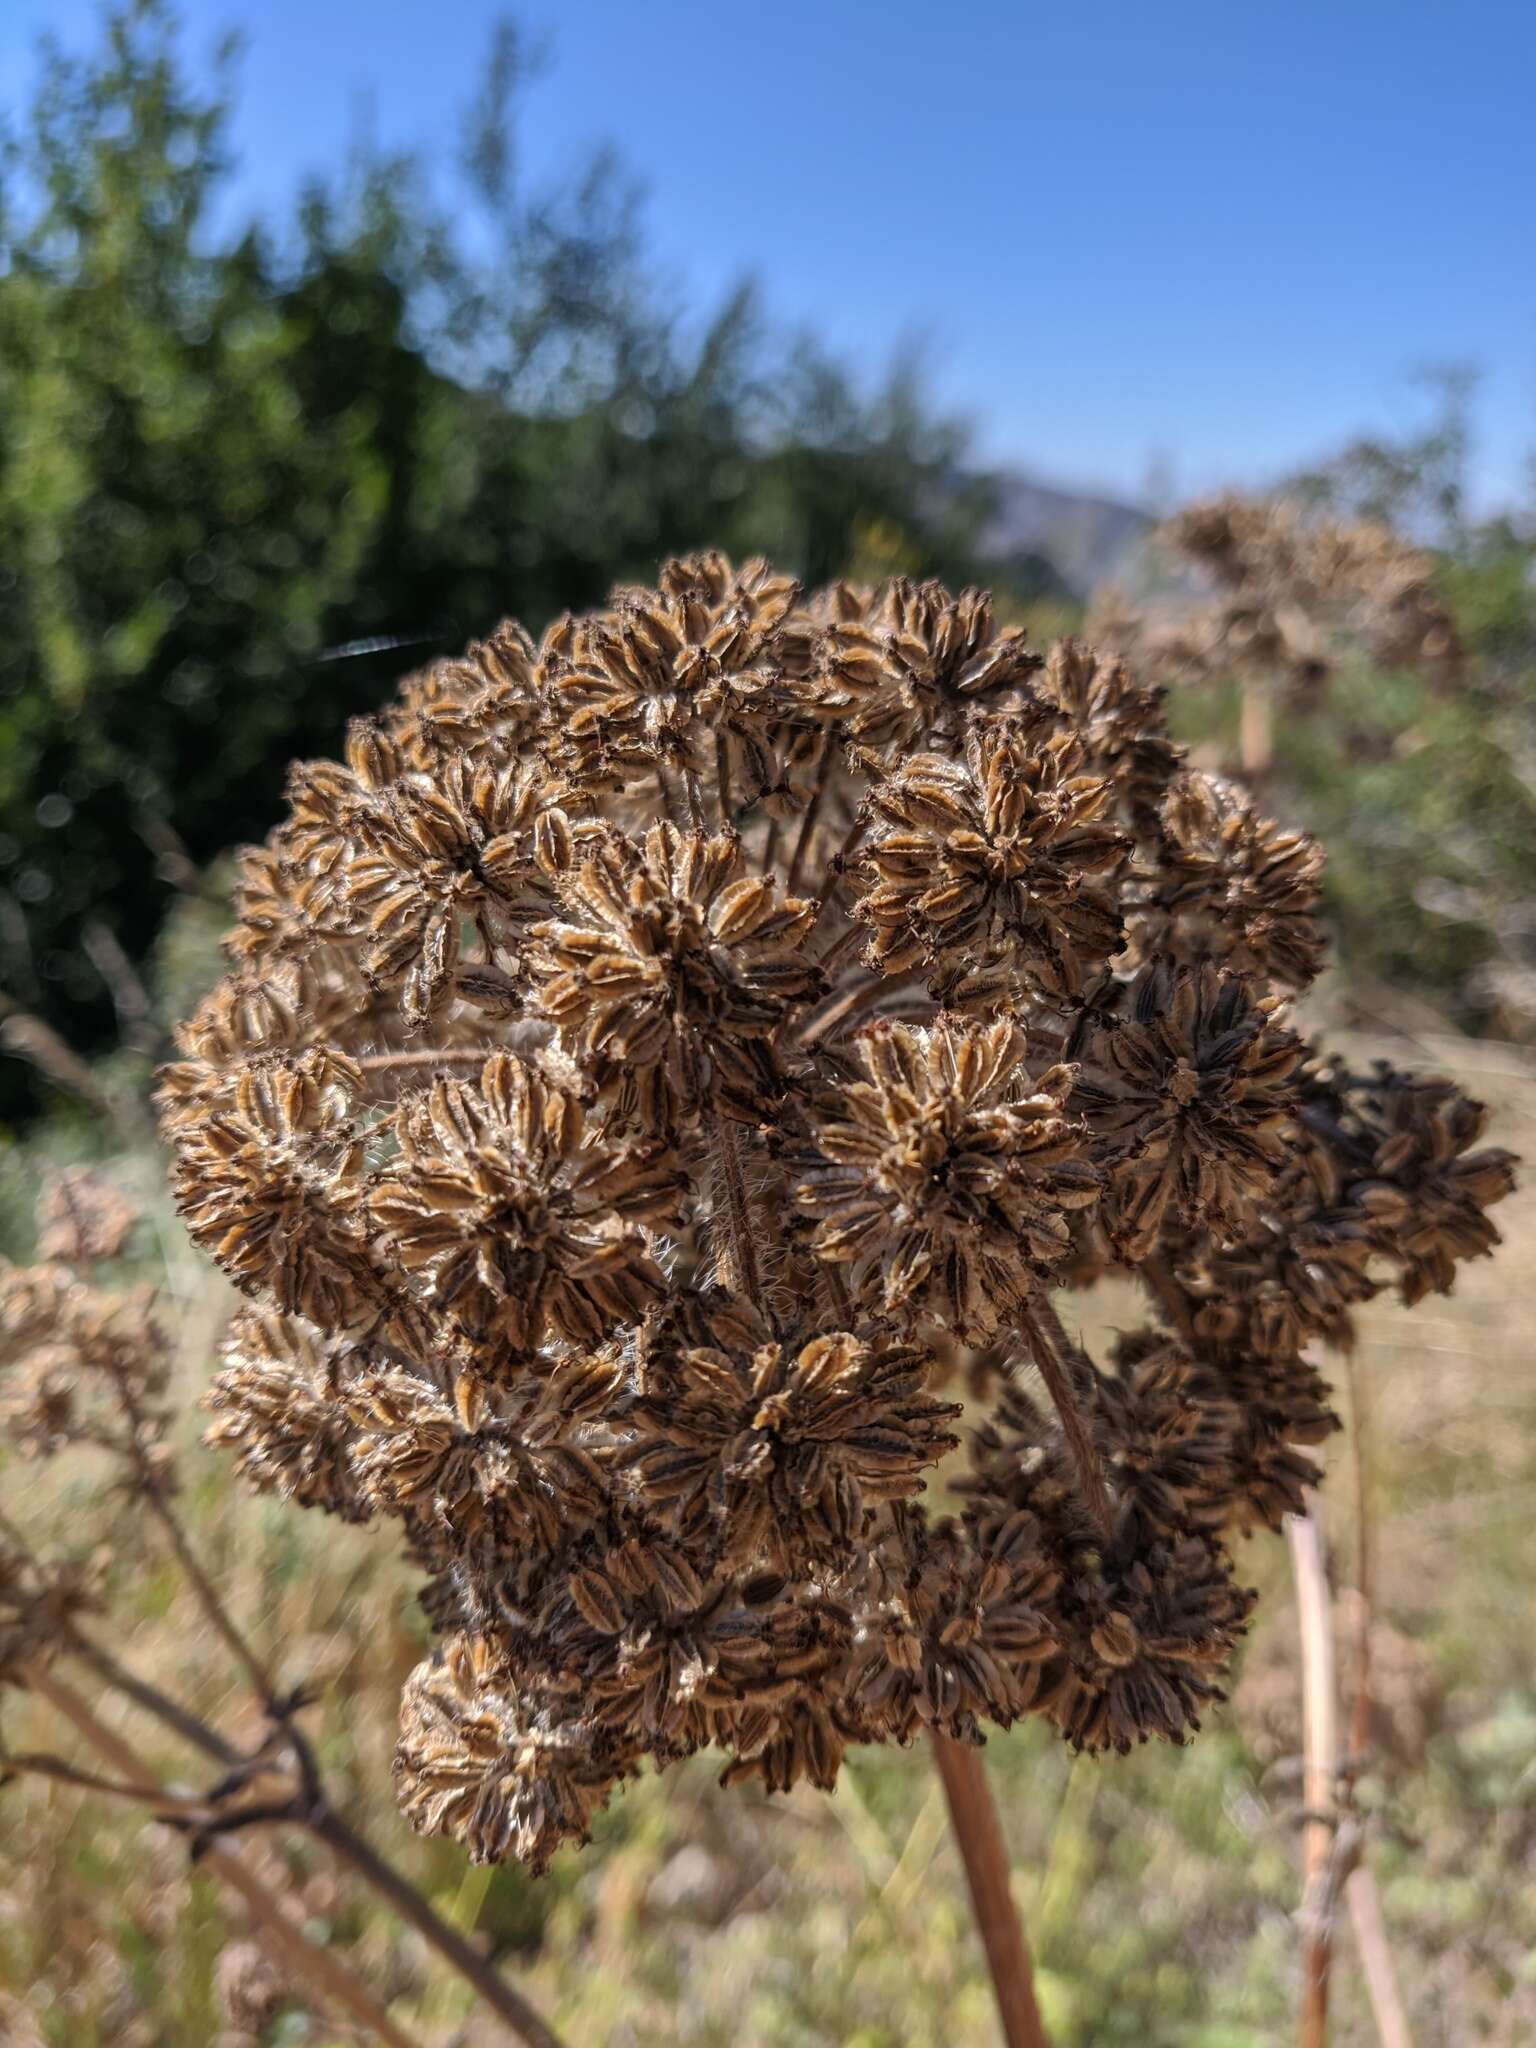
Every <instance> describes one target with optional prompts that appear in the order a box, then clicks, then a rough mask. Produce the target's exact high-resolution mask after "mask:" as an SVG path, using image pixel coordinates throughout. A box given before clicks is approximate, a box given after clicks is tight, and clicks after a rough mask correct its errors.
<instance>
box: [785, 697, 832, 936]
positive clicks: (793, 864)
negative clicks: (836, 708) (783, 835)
mask: <svg viewBox="0 0 1536 2048" xmlns="http://www.w3.org/2000/svg"><path fill="white" fill-rule="evenodd" d="M836 752H837V735H836V733H835V732H829V733H828V734H827V737H826V741H825V743H824V745H823V746H822V750H821V759H820V761H819V762H818V763H817V766H816V781H815V783H814V785H813V786H812V789H811V795H810V801H809V802H808V803H807V804H806V807H805V816H804V817H803V818H802V819H801V821H800V836H799V837H798V838H797V839H796V841H795V850H794V853H793V854H792V855H791V856H790V862H789V872H788V874H787V875H786V876H785V877H784V894H785V895H786V896H793V895H794V893H795V890H796V889H797V888H798V887H799V884H800V871H801V869H802V868H803V867H804V865H805V857H806V855H807V854H808V853H809V852H810V850H811V835H812V833H813V832H814V831H815V830H816V820H817V819H818V818H819V817H820V815H821V806H822V800H823V799H824V798H825V796H826V793H827V782H828V779H829V777H830V774H831V770H832V757H833V755H834V754H835V753H836Z"/></svg>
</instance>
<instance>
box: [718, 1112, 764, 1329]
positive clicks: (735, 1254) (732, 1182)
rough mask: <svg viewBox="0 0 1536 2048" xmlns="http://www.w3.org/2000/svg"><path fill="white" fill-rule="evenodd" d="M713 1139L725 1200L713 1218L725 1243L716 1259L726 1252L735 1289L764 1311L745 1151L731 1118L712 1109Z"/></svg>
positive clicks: (726, 1259)
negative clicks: (721, 1225) (744, 1170)
mask: <svg viewBox="0 0 1536 2048" xmlns="http://www.w3.org/2000/svg"><path fill="white" fill-rule="evenodd" d="M709 1120H710V1138H711V1141H712V1144H713V1148H714V1164H715V1184H716V1187H717V1189H718V1191H719V1193H720V1194H721V1195H722V1196H723V1197H724V1200H723V1201H722V1202H721V1203H719V1204H717V1206H716V1208H715V1210H714V1212H713V1215H712V1216H711V1219H710V1220H711V1229H712V1230H713V1229H714V1228H715V1226H716V1225H717V1224H719V1223H720V1222H722V1221H723V1223H724V1225H725V1228H724V1230H723V1231H722V1232H720V1233H719V1234H720V1236H721V1238H722V1240H723V1242H722V1243H720V1244H718V1245H717V1246H716V1256H717V1257H719V1256H720V1254H721V1253H722V1252H723V1254H724V1263H725V1264H726V1265H727V1266H728V1268H729V1269H730V1281H731V1285H732V1286H733V1287H734V1288H735V1289H736V1290H737V1292H738V1293H739V1294H744V1295H745V1296H746V1298H747V1300H748V1301H750V1302H751V1304H752V1306H753V1307H754V1308H755V1309H758V1310H759V1311H763V1310H764V1300H763V1280H762V1274H761V1272H760V1271H759V1269H758V1264H757V1247H756V1245H755V1244H754V1243H753V1241H752V1208H751V1204H750V1203H749V1201H748V1200H747V1183H746V1179H745V1176H744V1175H743V1173H742V1170H741V1149H740V1147H739V1146H738V1144H737V1142H736V1131H735V1127H734V1125H733V1124H732V1123H731V1121H730V1118H729V1117H725V1116H722V1115H721V1114H720V1111H719V1110H718V1109H716V1108H714V1107H713V1106H711V1109H710V1118H709Z"/></svg>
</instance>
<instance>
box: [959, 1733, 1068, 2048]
mask: <svg viewBox="0 0 1536 2048" xmlns="http://www.w3.org/2000/svg"><path fill="white" fill-rule="evenodd" d="M933 1757H934V1762H935V1764H936V1765H937V1767H938V1772H939V1777H940V1780H941V1781H942V1783H943V1786H944V1797H945V1799H946V1800H947V1802H948V1804H949V1818H950V1824H951V1826H952V1827H953V1829H954V1834H955V1841H956V1844H957V1845H958V1847H959V1850H960V1854H961V1858H962V1860H963V1862H964V1864H965V1881H966V1884H967V1886H968V1888H969V1890H970V1894H971V1905H972V1908H973V1910H974V1912H975V1915H976V1928H977V1932H978V1933H979V1934H980V1935H981V1940H982V1946H983V1947H984V1948H985V1950H986V1955H987V1968H988V1970H989V1971H990V1972H991V1975H992V1990H993V1994H994V1996H995V1997H996V1999H997V2013H998V2018H999V2019H1000V2020H1001V2022H1002V2028H1003V2039H1004V2041H1005V2042H1006V2043H1007V2048H1049V2043H1048V2040H1047V2036H1046V2032H1045V2028H1044V2026H1043V2025H1042V2024H1041V2019H1040V2008H1039V2006H1038V2005H1037V2003H1036V2001H1035V1980H1034V1971H1033V1968H1032V1967H1031V1964H1030V1959H1029V1945H1028V1943H1027V1942H1026V1941H1025V1939H1024V1927H1023V1923H1022V1921H1021V1920H1020V1918H1019V1911H1018V1908H1017V1906H1016V1905H1015V1904H1014V1901H1013V1891H1012V1887H1011V1885H1010V1883H1009V1878H1008V1853H1007V1850H1006V1849H1005V1847H1004V1845H1003V1837H1002V1830H1001V1829H1000V1827H999V1826H998V1820H997V1809H996V1807H995V1806H994V1804H993V1801H992V1795H991V1792H990V1791H989V1790H988V1787H987V1779H986V1772H985V1769H984V1767H983V1765H982V1761H981V1752H980V1751H979V1750H978V1749H975V1748H972V1747H971V1745H970V1744H968V1743H963V1742H954V1741H952V1740H951V1739H950V1737H949V1736H947V1735H935V1736H934V1737H933Z"/></svg>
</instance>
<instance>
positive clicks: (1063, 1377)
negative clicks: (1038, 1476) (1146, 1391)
mask: <svg viewBox="0 0 1536 2048" xmlns="http://www.w3.org/2000/svg"><path fill="white" fill-rule="evenodd" d="M1022 1328H1023V1332H1024V1338H1025V1342H1026V1343H1027V1345H1028V1347H1029V1355H1030V1357H1031V1358H1032V1359H1033V1360H1034V1362H1035V1364H1036V1365H1037V1366H1038V1368H1039V1371H1040V1377H1041V1379H1042V1380H1044V1382H1045V1390H1046V1392H1047V1393H1048V1394H1049V1395H1050V1397H1051V1404H1052V1406H1053V1407H1054V1408H1055V1410H1056V1417H1057V1420H1058V1421H1059V1422H1060V1424H1061V1433H1062V1435H1063V1437H1064V1438H1065V1439H1066V1443H1067V1449H1068V1450H1069V1451H1070V1452H1071V1454H1072V1462H1073V1464H1074V1466H1075V1467H1076V1468H1077V1483H1078V1487H1079V1490H1080V1491H1081V1493H1082V1497H1083V1504H1084V1506H1085V1507H1086V1508H1087V1509H1088V1512H1089V1513H1090V1514H1091V1515H1092V1517H1093V1519H1094V1521H1095V1523H1096V1524H1097V1525H1098V1530H1099V1534H1100V1535H1101V1536H1103V1537H1105V1538H1106V1539H1107V1538H1108V1536H1109V1534H1110V1531H1111V1530H1112V1529H1113V1527H1114V1506H1113V1501H1112V1497H1111V1494H1110V1490H1109V1481H1108V1479H1107V1477H1106V1476H1105V1471H1104V1461H1103V1459H1102V1458H1101V1457H1100V1455H1099V1448H1098V1445H1097V1444H1096V1443H1095V1442H1094V1440H1093V1432H1092V1430H1091V1429H1090V1427H1089V1424H1088V1420H1087V1417H1086V1416H1085V1415H1084V1413H1083V1408H1082V1402H1081V1399H1080V1395H1079V1389H1078V1388H1077V1387H1075V1386H1074V1385H1073V1383H1072V1382H1073V1378H1074V1374H1073V1361H1074V1357H1075V1350H1074V1346H1073V1344H1072V1341H1071V1339H1070V1338H1069V1337H1068V1336H1067V1333H1066V1331H1065V1330H1064V1329H1063V1328H1062V1326H1061V1318H1060V1316H1058V1315H1057V1313H1056V1311H1055V1309H1054V1308H1053V1307H1052V1306H1051V1304H1050V1303H1049V1302H1048V1301H1046V1300H1044V1299H1043V1298H1042V1299H1039V1300H1036V1301H1034V1302H1032V1303H1031V1304H1030V1306H1029V1307H1028V1308H1027V1309H1026V1310H1025V1312H1024V1318H1023V1323H1022Z"/></svg>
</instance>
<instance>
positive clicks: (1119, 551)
mask: <svg viewBox="0 0 1536 2048" xmlns="http://www.w3.org/2000/svg"><path fill="white" fill-rule="evenodd" d="M990 481H991V483H992V486H993V489H994V491H995V493H996V510H995V512H994V514H993V516H992V518H991V519H990V520H989V521H988V522H987V524H986V526H985V527H984V528H983V529H982V532H981V535H980V546H981V552H982V553H983V554H985V555H986V556H987V557H988V559H989V560H991V561H993V562H995V563H996V564H997V566H998V568H999V569H1007V570H1010V571H1012V572H1013V573H1014V574H1015V575H1016V576H1018V577H1019V578H1020V580H1024V581H1027V580H1028V579H1029V578H1030V577H1031V576H1032V575H1039V572H1040V567H1041V565H1042V564H1043V565H1045V567H1046V568H1047V569H1048V571H1049V572H1051V574H1049V575H1048V576H1047V577H1045V578H1043V579H1042V580H1043V581H1045V582H1054V581H1059V584H1060V586H1061V588H1062V590H1063V591H1064V592H1065V593H1066V594H1067V595H1069V596H1072V597H1075V598H1079V599H1082V598H1086V597H1087V595H1088V593H1089V591H1090V590H1092V589H1093V587H1094V585H1095V584H1096V583H1101V582H1102V581H1103V580H1104V579H1105V577H1108V576H1113V575H1114V574H1115V573H1116V572H1117V571H1118V570H1119V568H1120V567H1121V565H1122V564H1123V563H1124V561H1125V560H1126V558H1127V556H1128V555H1129V554H1130V553H1131V551H1132V549H1133V548H1134V547H1135V545H1136V543H1137V541H1138V540H1140V538H1141V537H1142V535H1143V534H1144V533H1145V532H1146V531H1147V529H1148V528H1149V527H1150V526H1151V525H1152V523H1153V521H1152V519H1151V516H1150V515H1149V514H1148V513H1146V512H1142V511H1139V510H1138V509H1137V508H1136V507H1135V506H1134V505H1122V504H1119V503H1117V502H1116V500H1114V499H1113V498H1094V497H1088V496H1086V495H1084V494H1083V493H1080V492H1077V491H1061V490H1057V489H1055V488H1054V487H1053V486H1052V485H1050V484H1041V483H1036V482H1035V480H1034V479H1033V478H1032V477H1029V476H1025V475H1024V474H1022V472H1020V471H1018V470H1000V471H997V472H995V473H994V475H993V476H992V478H991V480H990Z"/></svg>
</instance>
